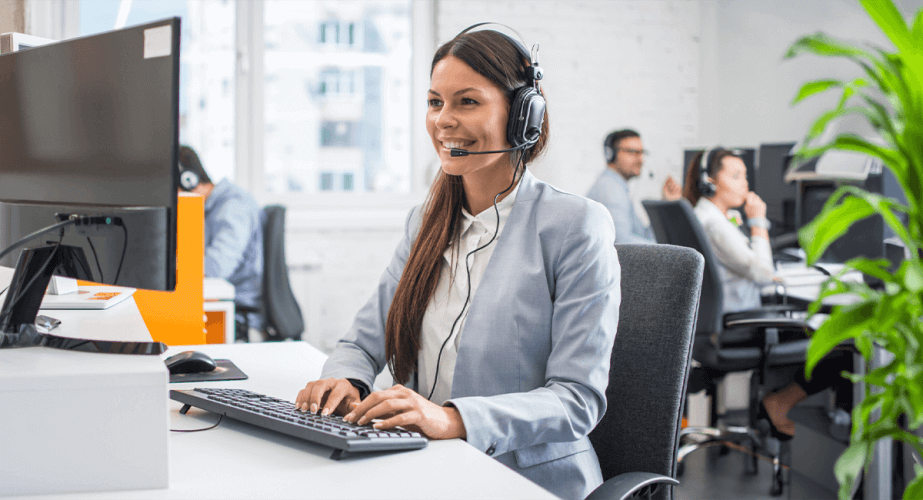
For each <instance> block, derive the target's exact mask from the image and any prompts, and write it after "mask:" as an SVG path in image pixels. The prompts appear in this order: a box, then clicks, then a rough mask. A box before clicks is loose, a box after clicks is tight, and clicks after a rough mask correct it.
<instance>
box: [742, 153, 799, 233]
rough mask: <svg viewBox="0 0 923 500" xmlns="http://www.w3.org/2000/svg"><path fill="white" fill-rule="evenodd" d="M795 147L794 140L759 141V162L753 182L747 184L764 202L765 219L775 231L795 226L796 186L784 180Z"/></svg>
mask: <svg viewBox="0 0 923 500" xmlns="http://www.w3.org/2000/svg"><path fill="white" fill-rule="evenodd" d="M794 147H795V143H794V142H788V143H780V144H760V149H759V165H758V167H757V169H756V176H755V177H754V183H753V184H751V185H750V190H751V191H753V192H754V193H756V194H758V195H759V196H760V198H762V199H763V201H764V202H766V218H768V219H769V220H770V222H772V228H773V229H774V230H776V231H774V232H790V231H794V230H795V229H796V228H797V223H796V221H795V204H796V192H795V190H796V187H795V184H794V183H786V182H785V181H784V177H785V171H786V170H787V169H788V165H789V162H790V161H791V157H792V148H794Z"/></svg>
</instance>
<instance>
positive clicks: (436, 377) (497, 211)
mask: <svg viewBox="0 0 923 500" xmlns="http://www.w3.org/2000/svg"><path fill="white" fill-rule="evenodd" d="M525 155H526V152H525V150H521V151H520V152H519V160H518V161H517V162H516V168H515V169H514V170H513V180H511V181H510V185H509V186H508V187H507V188H506V189H504V190H503V191H500V192H499V193H497V194H496V195H495V196H494V213H495V214H496V215H497V226H496V227H494V235H493V236H491V238H490V241H488V242H487V243H485V244H484V245H483V246H480V247H478V248H475V249H474V250H472V251H470V252H468V255H465V271H466V273H467V275H468V294H467V295H466V296H465V303H464V304H463V305H462V308H461V312H460V313H458V316H457V317H456V318H455V321H453V322H452V328H450V329H449V335H448V336H447V337H446V338H445V340H443V341H442V347H440V348H439V355H438V356H436V373H435V375H433V387H432V389H430V391H429V396H426V399H430V398H432V397H433V393H434V392H436V383H437V382H439V361H441V360H442V351H443V350H444V349H445V346H446V344H448V343H449V339H451V338H452V332H454V331H455V325H457V324H458V320H460V319H461V317H462V315H463V314H465V309H466V308H467V307H468V301H469V300H471V268H470V267H468V257H471V256H472V255H474V254H475V253H476V252H480V251H481V250H483V249H485V248H487V247H488V246H490V244H491V243H493V242H494V240H495V239H497V234H498V233H499V232H500V209H499V208H497V198H499V197H500V195H501V194H503V193H505V192H507V191H509V190H510V189H512V187H513V185H514V184H516V174H517V173H518V172H519V167H520V166H522V167H523V168H525V166H524V165H523V162H522V160H523V158H524V157H525Z"/></svg>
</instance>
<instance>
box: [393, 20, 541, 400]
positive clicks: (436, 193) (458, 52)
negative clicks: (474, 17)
mask: <svg viewBox="0 0 923 500" xmlns="http://www.w3.org/2000/svg"><path fill="white" fill-rule="evenodd" d="M449 55H451V56H454V57H457V58H459V59H461V60H462V61H464V62H465V63H466V64H467V65H468V66H470V67H471V68H472V69H473V70H475V71H477V72H478V73H480V74H481V75H483V76H485V77H487V78H488V79H490V80H491V81H492V82H494V83H495V84H496V85H497V86H498V87H500V89H501V90H502V91H503V93H504V95H505V96H506V101H507V103H509V102H510V101H511V100H512V98H513V95H514V93H515V91H516V89H518V88H520V87H522V86H524V85H526V80H527V78H526V75H525V69H526V68H527V67H528V66H529V65H530V64H529V61H527V60H525V59H524V58H523V57H522V54H520V53H519V51H518V50H517V49H516V47H515V46H513V45H512V42H511V40H509V39H507V38H506V36H505V35H503V34H501V33H499V32H496V31H490V30H484V31H475V32H469V33H464V34H460V35H458V36H456V37H455V38H454V39H452V40H451V41H449V42H448V43H446V44H445V45H442V46H441V47H439V49H438V50H437V51H436V54H435V56H433V64H432V66H431V67H430V76H432V72H433V69H434V68H435V67H436V64H437V63H438V62H439V61H441V60H442V59H443V58H445V57H446V56H449ZM504 133H505V130H504ZM547 144H548V113H547V111H546V113H545V121H544V123H543V124H542V133H541V135H540V136H539V139H538V142H536V143H535V145H534V146H532V147H530V148H528V149H526V150H524V151H523V159H522V161H523V165H528V164H529V162H531V161H532V160H534V159H535V158H537V157H538V156H539V155H540V154H541V153H542V151H544V149H545V146H546V145H547ZM511 157H512V158H513V159H514V160H519V154H512V155H511ZM515 163H518V162H515ZM515 163H514V164H513V165H511V166H510V168H511V169H512V168H514V167H515ZM467 205H468V201H467V198H466V197H465V190H464V186H463V184H462V177H461V176H457V175H449V174H446V173H445V172H443V171H440V172H439V174H437V176H436V179H435V180H434V181H433V185H432V187H430V190H429V195H428V196H427V199H426V203H424V205H423V210H424V211H423V221H422V225H421V227H420V232H419V234H418V235H417V238H416V240H415V241H414V243H413V246H412V247H411V249H410V256H409V257H408V259H407V264H406V265H405V266H404V272H403V274H402V275H401V279H400V282H398V285H397V290H396V291H395V293H394V299H393V300H392V302H391V308H390V309H389V310H388V319H387V321H386V323H385V357H386V359H387V361H388V369H389V370H390V371H391V375H392V376H393V377H394V380H395V381H396V382H398V383H407V382H408V381H409V380H410V377H411V375H412V374H413V373H414V372H415V371H416V369H417V357H418V355H419V352H420V345H421V342H420V330H421V327H422V324H423V314H424V313H425V312H426V307H427V305H428V304H429V301H430V300H431V299H432V296H433V293H435V291H436V285H437V284H438V283H439V275H440V271H441V270H442V254H443V252H444V251H445V249H446V248H448V247H449V245H451V243H452V241H453V239H454V238H455V236H456V233H457V231H458V227H459V220H460V218H461V213H462V208H463V207H466V206H467Z"/></svg>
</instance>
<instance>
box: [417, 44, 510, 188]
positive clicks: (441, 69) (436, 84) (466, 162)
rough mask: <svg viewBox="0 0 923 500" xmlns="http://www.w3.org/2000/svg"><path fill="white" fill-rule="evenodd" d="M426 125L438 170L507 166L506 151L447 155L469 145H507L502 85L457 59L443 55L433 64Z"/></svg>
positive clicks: (469, 170) (462, 172) (493, 147)
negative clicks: (440, 163) (438, 161)
mask: <svg viewBox="0 0 923 500" xmlns="http://www.w3.org/2000/svg"><path fill="white" fill-rule="evenodd" d="M430 85H431V88H430V91H429V94H428V100H429V101H428V104H429V106H428V110H427V112H426V131H427V132H429V136H430V138H431V139H432V141H433V147H435V148H436V154H438V155H439V159H440V161H441V162H442V170H443V171H445V172H446V173H447V174H451V175H466V174H470V173H472V172H475V171H478V170H483V169H485V168H492V167H496V166H497V165H505V166H507V167H509V165H510V160H509V155H510V154H509V153H500V154H491V155H472V156H455V157H453V156H451V154H450V151H449V150H451V149H453V148H459V149H467V150H469V151H493V150H497V149H508V148H509V147H510V145H509V143H508V142H506V123H507V120H508V118H509V103H508V102H507V99H506V96H505V95H504V94H503V91H502V90H501V89H500V87H498V86H497V85H496V84H494V83H493V82H492V81H490V80H488V79H487V77H485V76H483V75H481V74H480V73H478V72H476V71H474V70H473V69H471V67H470V66H468V64H466V63H465V62H464V61H462V60H461V59H458V58H457V57H454V56H451V55H449V56H446V57H444V58H443V59H442V60H441V61H439V62H438V63H436V66H435V67H434V68H433V75H432V79H431V83H430Z"/></svg>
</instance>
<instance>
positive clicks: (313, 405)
mask: <svg viewBox="0 0 923 500" xmlns="http://www.w3.org/2000/svg"><path fill="white" fill-rule="evenodd" d="M311 413H317V403H311Z"/></svg>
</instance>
